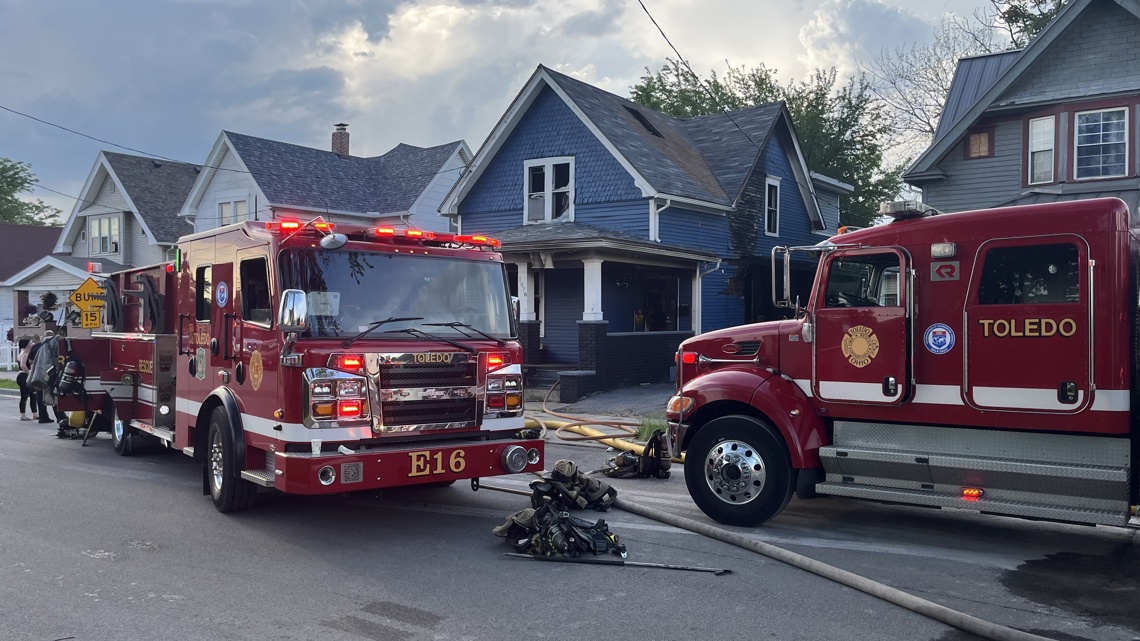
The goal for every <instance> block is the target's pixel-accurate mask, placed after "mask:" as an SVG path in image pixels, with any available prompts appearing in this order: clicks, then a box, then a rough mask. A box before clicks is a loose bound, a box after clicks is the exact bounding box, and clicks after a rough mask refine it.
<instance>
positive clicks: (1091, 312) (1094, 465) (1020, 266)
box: [667, 199, 1140, 525]
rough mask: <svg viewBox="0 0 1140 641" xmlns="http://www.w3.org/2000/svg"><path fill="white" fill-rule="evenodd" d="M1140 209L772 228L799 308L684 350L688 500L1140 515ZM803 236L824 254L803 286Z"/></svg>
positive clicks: (809, 251) (1015, 211) (755, 510)
mask: <svg viewBox="0 0 1140 641" xmlns="http://www.w3.org/2000/svg"><path fill="white" fill-rule="evenodd" d="M1138 227H1140V223H1138V222H1137V219H1136V218H1135V217H1134V216H1132V215H1131V214H1130V213H1129V211H1128V208H1127V207H1126V206H1125V204H1124V203H1123V202H1121V201H1119V200H1116V199H1098V200H1084V201H1075V202H1063V203H1055V204H1044V205H1032V206H1023V207H1010V208H1004V209H991V210H985V211H975V212H966V213H958V214H950V215H923V214H922V213H921V212H915V211H912V212H907V213H904V214H903V215H900V216H897V217H896V219H895V220H894V221H892V222H890V223H889V224H886V225H881V226H877V227H871V228H867V229H863V230H859V231H855V232H852V233H847V234H842V235H839V236H835V237H833V238H831V239H830V240H829V241H827V242H826V243H822V244H821V245H818V246H813V247H802V248H787V247H778V248H776V249H775V250H773V254H772V269H773V275H774V276H773V290H774V292H773V296H774V299H781V300H777V304H779V305H784V306H789V307H792V308H794V309H795V312H796V313H795V318H794V319H793V320H785V321H773V322H767V323H758V324H754V325H745V326H740V327H733V328H729V329H724V330H720V331H715V332H710V333H707V334H702V335H699V336H696V337H694V338H691V339H689V340H687V341H685V342H684V343H683V344H682V345H681V346H680V348H679V350H678V354H677V358H678V383H677V385H678V389H677V394H676V396H674V397H673V398H672V399H670V401H669V404H668V407H667V415H668V419H669V422H670V430H669V434H668V436H669V440H670V448H671V450H672V451H673V452H674V453H676V452H678V451H684V450H687V452H688V453H687V459H686V462H685V477H686V482H687V484H688V489H689V492H690V494H691V495H692V497H693V499H694V501H695V502H696V503H697V505H698V506H700V508H701V509H702V510H703V511H704V512H705V513H706V514H707V515H709V516H710V517H712V518H713V519H715V520H717V521H720V522H722V523H729V524H736V525H754V524H758V523H761V522H763V521H765V520H767V519H769V518H771V517H773V516H775V515H776V514H778V513H779V512H780V511H781V510H782V509H783V508H784V506H785V505H786V504H787V503H788V501H789V499H790V498H791V496H792V493H793V492H796V493H797V494H798V495H799V496H800V497H802V498H810V497H813V496H816V495H818V494H826V495H833V496H846V497H853V498H862V499H872V500H876V501H883V502H894V503H905V504H913V505H923V506H933V507H951V508H963V509H969V510H978V511H984V512H990V513H998V514H1005V515H1012V516H1019V517H1026V518H1037V519H1049V520H1058V521H1069V522H1080V523H1100V524H1110V525H1128V524H1132V525H1136V524H1137V519H1136V518H1134V517H1135V516H1136V510H1137V508H1136V506H1137V503H1140V496H1138V493H1140V487H1138V485H1140V474H1138V468H1140V439H1138V438H1137V433H1138V430H1137V427H1136V420H1137V417H1136V410H1137V408H1138V407H1140V406H1138V405H1137V404H1136V403H1137V400H1136V394H1137V380H1138V377H1137V367H1138V366H1140V358H1138V354H1137V349H1138V347H1137V346H1138V345H1140V330H1138V327H1137V324H1138V322H1140V320H1138V319H1140V315H1138V310H1137V304H1138V297H1137V291H1138V283H1137V273H1138V268H1140V240H1138V236H1137V234H1138V232H1140V229H1138ZM797 255H807V256H810V257H812V258H816V259H817V260H818V268H817V270H816V275H815V279H814V285H813V288H812V292H811V294H810V297H809V298H808V300H807V302H806V306H804V307H802V308H801V307H800V306H799V302H798V300H797V301H796V302H795V303H791V302H789V301H788V300H787V298H788V294H787V291H788V289H789V288H790V277H789V275H788V274H789V271H790V267H791V266H792V265H793V264H794V261H795V260H796V259H797ZM780 258H782V259H783V260H782V261H781V260H778V259H780ZM781 262H782V264H783V265H782V270H783V273H784V285H783V287H778V286H777V284H776V280H777V278H776V277H775V276H776V274H778V273H779V272H780V271H781V267H780V265H779V264H778V263H781ZM776 290H782V291H781V292H780V293H779V295H777V293H776Z"/></svg>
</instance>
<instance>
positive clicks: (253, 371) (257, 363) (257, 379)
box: [249, 349, 265, 392]
mask: <svg viewBox="0 0 1140 641" xmlns="http://www.w3.org/2000/svg"><path fill="white" fill-rule="evenodd" d="M264 378H265V363H263V362H262V361H261V350H259V349H255V350H253V353H251V354H250V355H249V384H250V385H252V386H253V390H254V391H255V392H256V391H257V390H258V389H260V388H261V381H262V380H263V379H264Z"/></svg>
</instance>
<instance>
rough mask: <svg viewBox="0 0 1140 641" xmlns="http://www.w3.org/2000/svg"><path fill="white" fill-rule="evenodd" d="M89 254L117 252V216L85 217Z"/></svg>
mask: <svg viewBox="0 0 1140 641" xmlns="http://www.w3.org/2000/svg"><path fill="white" fill-rule="evenodd" d="M87 238H88V241H89V246H88V250H89V255H91V256H98V255H102V254H117V253H119V216H118V214H112V215H110V216H90V217H88V218H87Z"/></svg>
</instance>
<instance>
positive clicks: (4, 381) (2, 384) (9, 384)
mask: <svg viewBox="0 0 1140 641" xmlns="http://www.w3.org/2000/svg"><path fill="white" fill-rule="evenodd" d="M0 389H20V386H19V385H17V384H16V381H14V380H12V379H10V378H0Z"/></svg>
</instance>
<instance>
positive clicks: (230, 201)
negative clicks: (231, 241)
mask: <svg viewBox="0 0 1140 641" xmlns="http://www.w3.org/2000/svg"><path fill="white" fill-rule="evenodd" d="M238 203H241V204H242V205H244V206H245V215H244V216H242V217H239V216H238V215H237V212H236V211H234V210H236V209H237V206H238ZM223 205H229V206H230V210H231V211H234V214H233V221H231V222H226V221H224V220H222V206H223ZM249 214H250V212H249V190H246V189H239V190H231V191H223V192H219V193H218V194H217V195H216V196H214V214H213V217H214V221H215V224H214V227H224V226H226V225H232V224H234V223H239V222H242V221H246V220H249Z"/></svg>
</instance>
